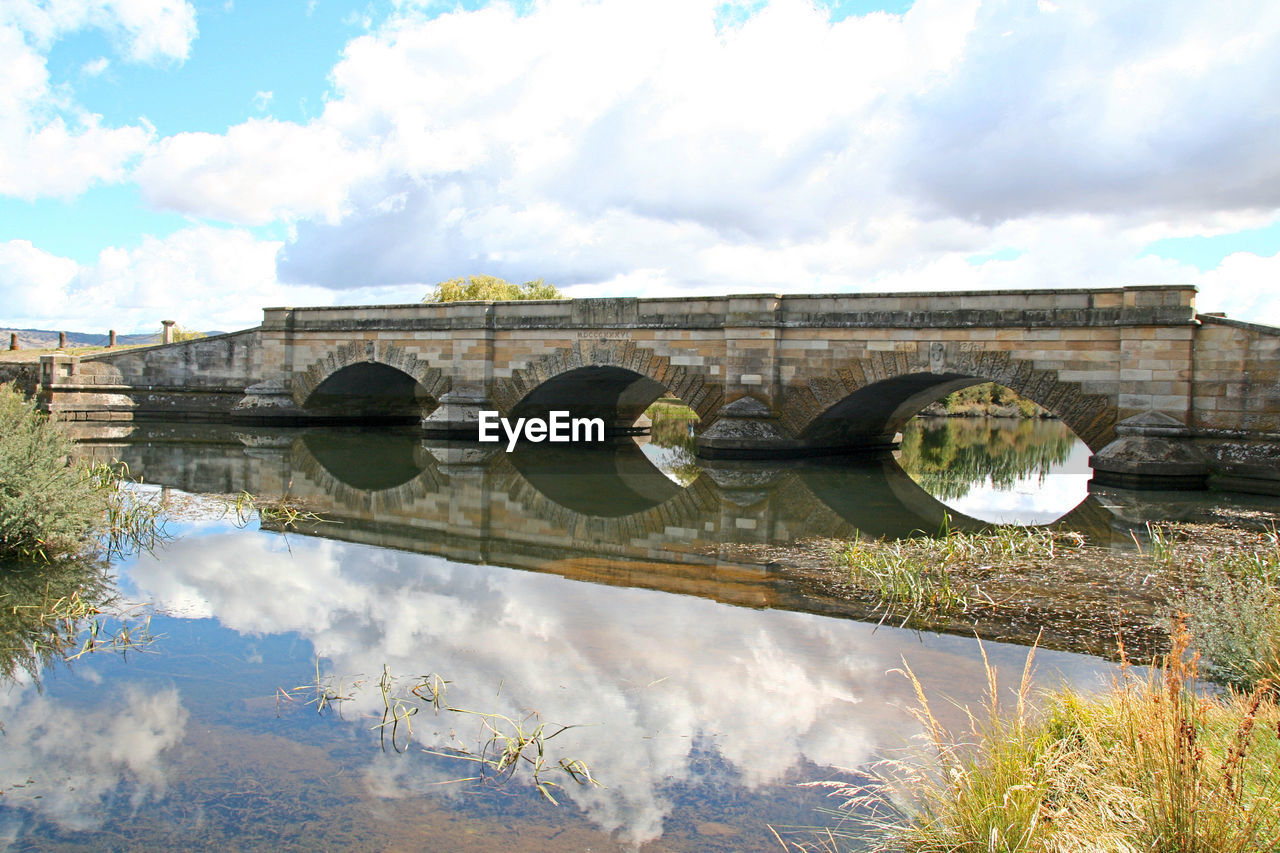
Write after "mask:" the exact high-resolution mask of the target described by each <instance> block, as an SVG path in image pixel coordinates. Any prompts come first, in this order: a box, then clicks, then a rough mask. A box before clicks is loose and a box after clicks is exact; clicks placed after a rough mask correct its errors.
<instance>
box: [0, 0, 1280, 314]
mask: <svg viewBox="0 0 1280 853" xmlns="http://www.w3.org/2000/svg"><path fill="white" fill-rule="evenodd" d="M0 61H3V62H4V67H6V69H10V71H11V73H10V78H11V84H10V86H9V91H8V92H7V93H6V94H5V95H3V96H0V128H3V130H0V326H10V327H28V326H38V327H46V328H48V327H57V328H66V329H69V330H83V331H100V329H99V328H98V327H99V326H105V325H110V326H112V327H114V328H118V329H119V330H121V331H146V330H150V329H152V328H153V327H155V326H156V325H157V324H158V322H159V320H160V319H161V318H176V319H178V320H179V321H180V322H182V323H183V324H184V325H191V326H195V327H198V328H205V329H232V328H242V327H247V326H251V325H254V324H256V323H257V322H258V321H259V319H260V317H261V309H262V307H265V306H267V305H272V304H294V305H301V304H333V303H337V304H343V303H346V304H354V303H369V302H386V301H416V300H417V299H418V298H420V297H421V295H422V294H424V293H425V292H427V291H428V290H429V289H430V287H431V285H433V284H434V283H435V282H437V281H440V280H442V279H446V278H450V277H454V276H458V275H464V274H468V273H490V274H495V275H500V276H503V277H506V278H509V279H513V280H527V279H532V278H545V279H547V280H549V281H552V282H555V283H556V284H558V285H560V286H561V287H562V288H564V289H565V290H567V291H568V292H569V293H570V294H573V295H580V296H597V295H601V296H603V295H641V294H645V295H657V294H675V295H678V294H694V293H727V292H735V291H737V292H760V291H762V290H765V291H767V290H773V291H776V292H798V291H824V292H856V291H860V290H877V291H883V290H940V291H954V290H961V289H984V288H1016V287H1090V286H1114V285H1117V284H1151V283H1169V282H1179V283H1181V282H1191V283H1194V284H1196V285H1198V286H1199V287H1200V297H1199V306H1200V307H1201V309H1202V310H1221V311H1226V312H1228V314H1229V315H1233V316H1240V317H1245V318H1247V319H1251V320H1254V321H1263V322H1272V323H1277V324H1280V146H1277V145H1275V142H1274V141H1275V139H1277V138H1280V101H1278V100H1277V99H1276V98H1275V97H1274V95H1273V94H1272V93H1273V92H1274V91H1277V88H1278V87H1280V7H1278V5H1277V4H1275V3H1273V2H1261V1H1259V2H1224V3H1221V4H1213V6H1212V8H1207V7H1206V4H1203V3H1199V2H1191V0H1170V2H1169V3H1166V4H1163V5H1162V6H1161V14H1160V15H1158V16H1153V15H1152V14H1151V7H1150V6H1149V5H1147V4H1137V3H1124V2H1104V0H1080V2H1075V3H1070V4H1068V3H1065V2H1064V3H1056V2H1051V0H1038V2H1037V0H999V1H998V2H997V0H918V2H915V3H914V4H912V3H906V2H894V3H873V2H863V0H857V2H813V1H812V0H734V2H721V1H720V0H527V2H520V3H516V4H514V5H512V4H505V3H487V2H480V0H474V1H473V0H468V2H461V3H440V2H412V0H401V2H397V3H394V4H393V3H349V2H341V3H340V2H331V0H312V2H307V0H299V1H298V2H280V3H262V2H248V0H239V2H224V0H218V1H217V2H194V3H193V2H186V0H42V2H34V0H10V2H8V3H5V4H4V5H3V7H0Z"/></svg>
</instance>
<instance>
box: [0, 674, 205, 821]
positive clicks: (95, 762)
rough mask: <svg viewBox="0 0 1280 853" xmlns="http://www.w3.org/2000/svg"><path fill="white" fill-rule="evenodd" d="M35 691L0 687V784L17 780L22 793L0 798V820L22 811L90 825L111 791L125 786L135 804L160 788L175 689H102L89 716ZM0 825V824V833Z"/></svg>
mask: <svg viewBox="0 0 1280 853" xmlns="http://www.w3.org/2000/svg"><path fill="white" fill-rule="evenodd" d="M35 693H36V691H35V690H34V689H33V688H31V687H26V688H23V689H14V690H10V691H8V692H7V693H6V694H0V710H3V711H4V716H5V718H4V726H5V734H4V739H5V748H4V750H3V752H0V788H3V789H4V790H6V791H7V792H10V793H12V790H13V788H14V786H15V785H19V784H21V785H23V786H24V787H23V790H22V793H23V795H22V796H8V797H6V798H5V804H6V807H7V809H6V810H7V811H8V812H9V814H8V815H7V817H8V820H6V821H5V823H10V822H13V821H14V820H15V817H16V815H20V814H22V813H23V812H29V813H33V814H35V815H38V816H39V817H40V818H41V819H43V820H49V821H52V822H53V823H55V824H57V825H58V826H59V827H61V828H63V829H65V830H85V829H92V828H95V827H97V826H99V825H100V824H101V822H102V819H103V813H104V810H105V807H106V806H107V805H108V804H110V803H112V802H114V801H115V798H116V797H119V796H122V795H124V794H128V795H129V797H130V799H131V801H132V802H133V804H134V805H135V806H140V805H142V804H143V803H145V802H146V801H147V800H148V799H151V798H159V797H162V796H163V794H164V790H165V787H166V785H167V772H166V766H165V765H166V752H167V751H168V750H170V749H171V748H172V747H173V746H174V745H175V744H177V743H178V741H179V740H181V739H182V737H183V735H184V734H185V731H186V725H187V716H188V715H187V710H186V708H184V707H183V705H182V701H181V699H180V698H179V696H178V692H177V690H175V689H174V688H172V687H169V688H165V689H159V690H155V689H148V690H143V689H142V688H140V687H136V686H133V685H129V686H127V687H125V688H123V689H116V690H110V691H106V692H105V694H104V695H103V696H102V698H101V703H100V708H99V713H98V714H97V715H95V717H94V718H93V720H92V721H91V722H89V721H88V718H86V716H85V714H84V711H83V709H82V708H79V707H75V706H72V705H71V704H70V703H63V702H59V701H57V700H55V699H51V698H49V697H48V696H43V695H35ZM18 820H20V818H18ZM6 828H7V827H4V826H3V824H0V838H3V837H4V832H3V830H4V829H6Z"/></svg>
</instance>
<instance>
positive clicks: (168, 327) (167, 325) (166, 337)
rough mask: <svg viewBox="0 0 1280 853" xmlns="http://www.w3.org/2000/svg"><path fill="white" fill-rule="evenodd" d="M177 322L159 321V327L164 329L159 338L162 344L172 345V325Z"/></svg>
mask: <svg viewBox="0 0 1280 853" xmlns="http://www.w3.org/2000/svg"><path fill="white" fill-rule="evenodd" d="M177 322H178V321H177V320H161V321H160V325H162V326H163V327H164V332H163V334H162V337H161V341H162V342H163V343H166V344H171V343H173V325H174V324H175V323H177Z"/></svg>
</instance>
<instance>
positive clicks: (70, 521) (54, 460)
mask: <svg viewBox="0 0 1280 853" xmlns="http://www.w3.org/2000/svg"><path fill="white" fill-rule="evenodd" d="M71 447H72V442H71V438H70V437H69V436H67V434H66V433H64V432H63V431H62V429H61V428H60V427H59V426H58V425H57V424H55V423H52V422H51V421H49V420H48V418H46V417H44V416H43V415H42V414H40V413H39V412H37V411H36V410H35V406H34V405H33V404H32V403H31V402H30V401H28V400H27V399H25V398H24V397H23V396H22V395H21V394H19V393H18V392H17V391H16V390H14V388H13V387H12V386H10V385H0V559H4V560H23V561H27V560H33V559H34V560H39V561H41V562H50V561H52V560H54V559H57V558H59V557H62V556H68V555H71V554H75V553H77V552H79V551H82V550H84V549H85V548H86V547H87V545H88V543H89V542H90V540H93V539H94V536H95V533H96V532H97V531H98V530H99V525H101V524H102V522H103V518H104V514H105V513H106V510H107V498H106V496H105V494H104V490H103V489H102V488H101V485H100V483H99V482H97V481H95V478H94V477H92V476H91V474H90V472H88V471H86V470H85V469H83V468H80V467H77V466H74V465H72V464H71V463H70V454H71Z"/></svg>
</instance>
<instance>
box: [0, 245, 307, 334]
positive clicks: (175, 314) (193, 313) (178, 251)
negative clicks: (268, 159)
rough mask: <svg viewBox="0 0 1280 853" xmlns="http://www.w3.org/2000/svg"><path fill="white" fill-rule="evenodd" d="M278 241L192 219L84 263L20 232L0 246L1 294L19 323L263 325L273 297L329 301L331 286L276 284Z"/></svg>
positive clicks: (149, 327) (10, 317)
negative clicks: (183, 225) (37, 244)
mask: <svg viewBox="0 0 1280 853" xmlns="http://www.w3.org/2000/svg"><path fill="white" fill-rule="evenodd" d="M279 248H280V243H279V242H278V241H272V240H259V239H257V238H256V237H254V236H253V235H252V234H250V233H249V232H248V231H245V230H242V229H224V228H214V227H210V226H193V227H191V228H186V229H183V230H181V231H177V232H175V233H173V234H170V235H168V236H167V237H165V238H163V239H160V238H156V237H144V238H143V240H142V242H141V244H140V245H139V246H137V247H135V248H132V249H123V248H116V247H112V248H108V249H105V250H104V251H103V252H102V253H101V254H100V255H99V256H98V259H97V261H96V262H94V263H92V264H87V265H83V266H81V265H78V264H76V263H75V262H74V261H72V260H69V259H67V258H61V257H58V256H56V255H52V254H49V253H47V252H43V251H41V250H39V249H36V248H34V247H33V246H31V244H30V243H27V242H25V241H21V240H15V241H10V242H9V243H4V244H0V296H3V297H4V299H3V300H0V301H2V302H3V304H4V305H5V315H4V317H5V322H7V323H10V324H12V325H15V326H48V325H55V326H56V327H57V328H61V329H71V330H84V331H98V332H104V331H105V330H106V329H107V328H114V329H116V330H118V331H121V332H135V331H156V330H158V329H159V328H160V321H161V320H162V319H165V320H177V321H178V322H179V323H180V324H181V325H183V326H185V327H188V328H196V329H202V330H209V329H220V330H222V331H232V330H235V329H241V328H248V327H250V326H256V325H257V324H258V323H260V322H261V321H262V309H263V308H264V307H267V306H269V305H282V304H284V305H307V304H321V303H325V302H329V301H332V300H331V297H332V294H331V293H330V292H328V291H321V290H318V289H315V288H306V287H287V286H284V285H281V284H279V283H278V282H277V281H276V276H275V256H276V252H277V251H278V250H279Z"/></svg>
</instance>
